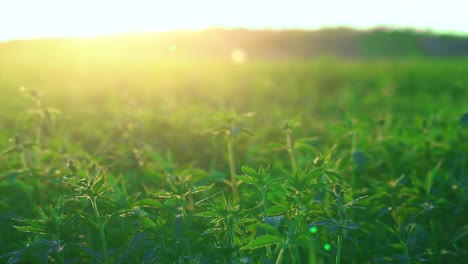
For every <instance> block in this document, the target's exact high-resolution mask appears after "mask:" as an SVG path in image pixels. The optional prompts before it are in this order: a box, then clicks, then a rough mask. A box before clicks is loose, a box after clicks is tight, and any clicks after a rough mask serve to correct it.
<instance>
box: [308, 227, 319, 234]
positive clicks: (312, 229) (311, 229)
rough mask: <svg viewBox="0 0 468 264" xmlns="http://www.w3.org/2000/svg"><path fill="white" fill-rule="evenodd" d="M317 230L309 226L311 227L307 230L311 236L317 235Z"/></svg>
mask: <svg viewBox="0 0 468 264" xmlns="http://www.w3.org/2000/svg"><path fill="white" fill-rule="evenodd" d="M317 230H318V229H317V227H316V226H311V227H310V228H309V232H310V233H311V234H315V233H317Z"/></svg>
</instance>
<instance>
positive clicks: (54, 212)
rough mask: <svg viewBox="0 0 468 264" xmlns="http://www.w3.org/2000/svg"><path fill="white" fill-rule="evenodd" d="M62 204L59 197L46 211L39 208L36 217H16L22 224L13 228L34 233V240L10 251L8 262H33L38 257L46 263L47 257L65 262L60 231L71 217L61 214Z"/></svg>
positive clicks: (70, 220)
mask: <svg viewBox="0 0 468 264" xmlns="http://www.w3.org/2000/svg"><path fill="white" fill-rule="evenodd" d="M63 206H64V204H63V201H62V199H61V198H59V200H58V202H57V205H56V206H55V207H54V206H50V208H49V210H48V213H46V212H44V210H42V209H41V208H39V210H38V212H39V216H38V218H36V219H16V221H18V222H20V223H22V224H23V225H21V226H15V228H16V229H17V230H19V231H21V232H27V233H32V234H35V235H36V240H34V241H33V242H32V243H30V244H28V245H27V246H26V247H24V248H23V249H21V250H19V251H15V252H12V253H10V254H9V255H10V256H11V258H10V261H9V262H8V263H16V262H18V261H34V262H35V261H38V259H40V260H41V261H42V262H43V263H46V262H47V261H48V260H49V258H52V259H55V261H57V262H58V263H60V264H64V263H65V259H64V248H65V246H66V244H65V243H64V241H63V240H62V233H63V232H64V229H65V228H66V227H67V226H69V225H70V224H71V222H72V218H71V217H69V216H67V215H64V214H63ZM30 258H33V259H30ZM34 258H36V259H34ZM37 258H38V259H37Z"/></svg>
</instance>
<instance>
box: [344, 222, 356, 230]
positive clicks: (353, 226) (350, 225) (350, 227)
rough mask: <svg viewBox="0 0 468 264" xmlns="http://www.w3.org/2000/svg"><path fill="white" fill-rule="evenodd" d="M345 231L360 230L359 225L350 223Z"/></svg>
mask: <svg viewBox="0 0 468 264" xmlns="http://www.w3.org/2000/svg"><path fill="white" fill-rule="evenodd" d="M344 228H345V229H358V228H359V225H358V224H355V223H350V224H347V225H345V226H344Z"/></svg>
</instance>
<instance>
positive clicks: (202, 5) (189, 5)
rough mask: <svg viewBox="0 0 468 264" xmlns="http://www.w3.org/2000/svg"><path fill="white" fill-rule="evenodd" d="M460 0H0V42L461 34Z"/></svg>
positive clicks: (467, 20)
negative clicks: (289, 32) (248, 32)
mask: <svg viewBox="0 0 468 264" xmlns="http://www.w3.org/2000/svg"><path fill="white" fill-rule="evenodd" d="M464 2H465V1H462V0H446V1H427V0H412V1H408V0H396V1H376V0H353V1H341V0H326V1H325V0H323V1H317V0H289V1H274V0H257V1H251V0H236V1H220V0H198V1H188V0H185V1H182V0H173V1H160V0H132V1H128V0H127V1H124V0H80V1H64V0H41V1H37V0H14V1H6V0H3V1H2V5H1V8H0V25H1V30H0V40H11V39H18V38H37V37H62V36H96V35H102V34H116V33H128V32H142V31H168V30H178V29H202V28H206V27H228V28H233V27H234V28H237V27H243V28H255V29H264V28H272V29H288V28H294V29H317V28H320V27H330V26H351V27H358V28H370V27H375V26H397V27H412V28H416V29H422V30H437V31H450V32H458V33H462V32H466V31H467V25H468V16H466V8H467V7H468V4H466V3H464Z"/></svg>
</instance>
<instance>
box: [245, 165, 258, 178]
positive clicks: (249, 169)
mask: <svg viewBox="0 0 468 264" xmlns="http://www.w3.org/2000/svg"><path fill="white" fill-rule="evenodd" d="M241 170H242V172H243V173H245V174H247V175H249V176H253V175H257V172H256V171H255V170H254V169H253V168H252V167H249V166H242V168H241Z"/></svg>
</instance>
